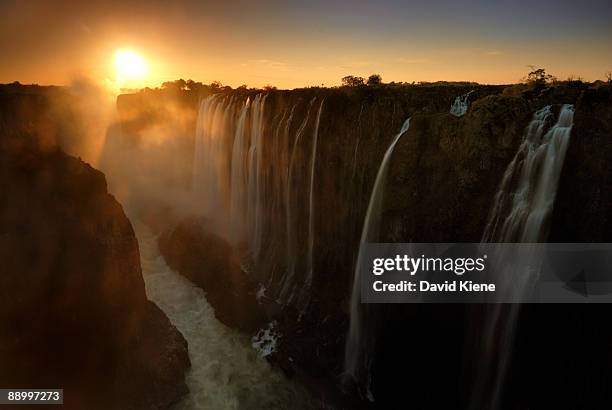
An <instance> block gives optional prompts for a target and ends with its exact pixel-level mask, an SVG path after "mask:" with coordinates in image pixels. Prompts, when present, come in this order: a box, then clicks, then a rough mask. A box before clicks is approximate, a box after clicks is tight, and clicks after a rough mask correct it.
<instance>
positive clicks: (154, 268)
mask: <svg viewBox="0 0 612 410" xmlns="http://www.w3.org/2000/svg"><path fill="white" fill-rule="evenodd" d="M134 228H135V230H136V234H137V237H138V242H139V246H140V258H141V264H142V271H143V277H144V281H145V287H146V292H147V297H148V298H149V299H150V300H152V301H153V302H155V303H156V304H157V305H158V306H159V307H160V308H161V309H162V310H163V311H164V312H165V313H166V315H167V316H168V318H169V319H170V321H171V322H172V324H173V325H174V326H176V327H177V329H178V330H179V331H180V332H181V333H182V334H183V336H184V337H185V339H186V340H187V342H188V344H189V358H190V359H191V370H189V371H188V373H187V378H186V379H187V380H186V381H187V386H188V387H189V390H190V393H189V394H188V395H187V397H186V398H185V399H184V400H183V401H182V402H181V403H179V404H178V405H177V407H176V409H177V410H196V409H197V410H206V409H211V410H223V409H228V410H229V409H231V410H238V409H240V410H243V409H244V410H251V409H253V410H254V409H310V408H315V407H316V406H315V403H314V401H313V400H312V398H311V397H310V395H309V393H308V392H307V391H306V390H305V388H303V387H302V386H299V385H297V384H296V383H294V382H292V381H290V380H288V379H287V378H285V377H284V375H282V374H281V373H280V372H279V371H277V370H275V369H273V368H272V367H271V366H270V364H269V363H268V362H267V361H266V360H265V359H263V358H262V357H260V355H259V354H258V352H257V351H256V350H255V349H254V348H253V347H252V346H251V340H250V339H249V338H248V337H247V336H246V335H243V334H241V333H239V332H237V331H235V330H233V329H230V328H228V327H227V326H225V325H223V324H222V323H221V322H219V321H218V320H217V319H216V318H215V315H214V310H213V308H212V307H211V306H210V305H209V304H208V302H207V301H206V297H205V293H204V291H203V290H202V289H200V288H198V287H196V286H195V285H193V284H192V283H191V282H190V281H189V280H187V279H185V278H184V277H182V276H180V275H179V274H177V273H175V272H174V271H172V269H170V268H169V267H168V265H167V264H166V263H165V261H164V259H163V257H162V256H161V255H160V253H159V250H158V247H157V240H156V239H157V238H156V237H155V236H154V235H153V234H152V233H151V231H150V230H149V229H148V228H147V227H146V226H145V225H143V224H139V223H134Z"/></svg>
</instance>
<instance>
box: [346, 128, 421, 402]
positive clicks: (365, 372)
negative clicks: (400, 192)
mask: <svg viewBox="0 0 612 410" xmlns="http://www.w3.org/2000/svg"><path fill="white" fill-rule="evenodd" d="M409 127H410V118H408V119H407V120H406V121H405V122H404V124H403V125H402V128H401V130H400V132H399V133H397V135H396V136H395V137H394V138H393V140H392V142H391V145H389V148H387V151H386V152H385V155H384V156H383V159H382V162H381V164H380V168H379V169H378V173H377V174H376V180H375V181H374V187H373V188H372V194H371V195H370V201H369V203H368V209H367V211H366V216H365V219H364V222H363V230H362V232H361V240H360V242H359V251H358V254H357V263H356V265H355V275H354V278H353V291H352V294H351V319H350V326H349V333H348V337H347V340H346V347H345V353H344V372H345V374H346V375H347V376H350V377H352V378H353V380H355V381H356V382H357V383H358V384H360V385H361V386H362V387H365V388H366V393H367V396H368V399H370V400H371V401H373V400H374V397H373V396H372V393H371V392H370V389H369V387H370V386H369V384H370V380H369V370H370V365H371V361H372V358H371V357H370V355H371V351H370V348H371V346H370V343H369V342H368V340H367V338H368V337H369V336H370V335H369V334H368V333H369V332H367V329H363V327H364V326H367V324H368V321H367V313H368V309H367V305H365V306H364V305H362V304H361V286H360V277H361V272H360V269H359V266H360V263H359V261H360V260H361V258H362V253H363V244H364V243H366V242H374V241H377V240H378V239H379V229H380V218H381V214H382V204H383V195H384V186H385V181H386V179H387V172H388V169H389V160H390V158H391V155H392V154H393V149H394V148H395V145H396V144H397V142H398V141H399V139H400V137H401V136H402V135H404V134H405V133H406V131H408V128H409Z"/></svg>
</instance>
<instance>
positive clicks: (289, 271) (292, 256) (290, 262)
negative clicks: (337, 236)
mask: <svg viewBox="0 0 612 410" xmlns="http://www.w3.org/2000/svg"><path fill="white" fill-rule="evenodd" d="M315 101H316V97H314V98H312V99H311V100H310V103H309V104H308V111H307V112H306V116H305V117H304V120H303V121H302V123H301V124H300V127H299V128H298V130H297V133H296V135H295V140H294V142H293V147H292V149H291V157H290V160H289V166H288V169H287V188H286V189H285V193H286V199H285V203H286V207H285V209H286V217H287V221H286V223H287V227H286V230H287V244H286V248H287V252H286V255H287V259H286V264H287V267H286V273H285V275H284V276H283V278H282V280H281V286H280V288H281V290H280V295H279V300H280V301H289V300H291V299H292V298H293V292H292V288H293V286H294V280H293V278H294V275H295V269H296V266H295V265H296V259H297V249H296V248H297V244H296V234H295V233H294V227H293V225H294V222H293V215H292V209H293V208H294V201H293V196H292V193H293V172H294V167H295V165H294V163H295V161H296V157H297V151H298V146H299V142H300V140H301V137H302V135H303V134H304V131H305V130H306V126H307V125H308V120H309V118H310V112H311V110H312V106H313V104H314V102H315Z"/></svg>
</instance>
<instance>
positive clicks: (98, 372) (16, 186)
mask: <svg viewBox="0 0 612 410" xmlns="http://www.w3.org/2000/svg"><path fill="white" fill-rule="evenodd" d="M46 104H47V102H46V99H45V98H43V97H40V96H21V97H20V96H15V95H13V96H10V97H7V98H6V99H3V100H2V107H1V109H0V112H1V113H2V120H3V121H2V125H1V126H0V133H1V134H0V191H1V192H2V200H0V260H1V261H2V264H1V267H0V323H2V331H1V332H0V362H2V366H1V367H0V384H1V385H2V386H6V387H14V388H45V387H53V388H63V389H64V395H65V399H64V402H65V407H67V408H74V409H83V408H87V409H108V408H126V409H151V408H159V409H162V408H168V407H170V405H171V404H172V403H174V402H176V401H177V400H178V399H180V397H182V396H183V395H184V394H186V392H187V387H186V385H185V382H184V372H185V370H186V369H187V368H188V367H189V359H188V357H187V344H186V342H185V340H184V339H183V337H182V336H181V335H180V333H179V332H178V331H177V330H176V328H174V326H172V325H171V324H170V322H169V321H168V319H167V318H166V316H165V315H164V314H163V313H162V312H161V311H160V310H159V309H158V308H157V307H156V306H155V305H154V304H153V303H151V302H149V301H148V300H147V299H146V295H145V291H144V283H143V279H142V273H141V269H140V257H139V251H138V242H137V240H136V237H135V236H134V231H133V229H132V226H131V224H130V222H129V220H128V219H127V218H126V216H125V214H124V212H123V209H122V207H121V205H120V204H119V203H118V202H117V201H116V200H115V199H114V198H113V197H112V196H111V195H110V194H109V193H108V192H107V188H106V181H105V178H104V175H103V174H102V173H101V172H99V171H97V170H95V169H93V168H92V167H90V166H89V165H87V164H86V163H84V162H82V161H80V160H78V159H76V158H74V157H70V156H68V155H66V154H64V153H63V152H62V151H60V150H59V148H58V147H57V145H56V144H55V143H54V141H57V139H56V138H55V135H54V134H55V131H54V130H55V129H56V128H54V124H53V121H51V120H50V119H49V117H48V116H47V114H46V110H45V105H46ZM41 130H42V131H41ZM41 132H43V133H42V134H41ZM44 132H46V133H44ZM43 137H48V138H43Z"/></svg>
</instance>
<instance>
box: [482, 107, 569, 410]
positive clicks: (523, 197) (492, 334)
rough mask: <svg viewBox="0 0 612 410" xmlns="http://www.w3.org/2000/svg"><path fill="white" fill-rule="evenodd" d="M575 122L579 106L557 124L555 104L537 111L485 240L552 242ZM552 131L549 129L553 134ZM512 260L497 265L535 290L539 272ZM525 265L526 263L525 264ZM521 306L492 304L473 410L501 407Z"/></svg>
mask: <svg viewBox="0 0 612 410" xmlns="http://www.w3.org/2000/svg"><path fill="white" fill-rule="evenodd" d="M573 118H574V107H573V105H569V104H566V105H563V106H562V107H561V109H560V112H559V116H558V119H557V121H556V123H555V124H553V125H552V126H551V122H552V121H553V120H554V114H553V112H552V108H551V107H550V106H547V107H544V108H542V109H541V110H539V111H537V112H536V113H535V114H534V116H533V119H532V121H531V122H530V123H529V125H528V126H527V129H526V131H525V136H524V139H523V142H522V143H521V145H520V147H519V149H518V152H517V153H516V155H515V157H514V158H513V160H512V162H511V163H510V165H509V166H508V168H507V170H506V172H505V173H504V177H503V179H502V182H501V185H500V188H499V191H498V192H497V194H496V196H495V200H494V204H493V208H492V210H491V214H490V217H489V221H488V223H487V226H486V229H485V232H484V235H483V240H482V241H483V242H522V243H537V242H543V241H546V238H547V236H548V230H549V229H548V225H549V219H550V215H551V212H552V209H553V205H554V202H555V197H556V193H557V187H558V184H559V177H560V175H561V170H562V167H563V162H564V159H565V153H566V151H567V146H568V143H569V139H570V134H571V129H572V125H573ZM547 129H548V130H547ZM508 259H511V258H510V256H508V257H507V258H504V255H502V256H501V257H500V258H499V259H498V260H497V261H496V264H497V265H498V266H501V267H503V268H502V269H505V270H503V272H505V273H507V274H505V275H503V277H506V278H507V280H512V281H513V284H514V286H510V287H509V288H511V289H514V291H515V292H525V291H528V290H529V284H530V283H532V282H533V279H534V278H533V275H537V272H534V271H529V272H519V271H517V270H516V269H513V268H512V267H513V263H512V260H508ZM540 263H541V259H540V255H538V254H537V253H534V254H533V255H532V257H531V260H530V261H529V263H528V265H529V266H539V264H540ZM521 264H522V265H523V266H524V265H525V261H521ZM519 307H520V305H518V304H512V305H500V304H495V305H491V306H490V308H491V309H490V311H489V312H487V317H486V319H485V320H486V321H485V329H484V334H483V337H484V341H483V347H484V350H485V353H486V356H488V358H485V359H484V360H483V363H482V364H481V367H480V369H479V375H478V377H479V378H478V379H477V384H476V386H475V389H474V400H473V408H475V409H480V408H489V409H495V408H498V407H499V402H500V399H501V394H502V386H503V384H504V378H505V374H506V368H507V363H508V361H509V359H510V355H511V351H512V342H513V336H514V329H515V325H516V320H517V317H518V312H519ZM493 347H495V349H496V350H497V351H498V352H499V353H498V355H497V363H495V364H493V363H491V352H492V351H493V350H494V349H493Z"/></svg>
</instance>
